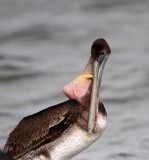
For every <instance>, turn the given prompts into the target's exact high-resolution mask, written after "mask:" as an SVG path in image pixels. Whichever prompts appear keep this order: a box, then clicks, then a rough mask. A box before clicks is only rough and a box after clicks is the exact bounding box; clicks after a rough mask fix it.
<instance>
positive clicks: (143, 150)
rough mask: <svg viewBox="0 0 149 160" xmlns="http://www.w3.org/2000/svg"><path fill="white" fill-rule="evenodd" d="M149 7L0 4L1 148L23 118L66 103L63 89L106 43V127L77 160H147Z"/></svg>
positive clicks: (51, 0) (90, 1)
mask: <svg viewBox="0 0 149 160" xmlns="http://www.w3.org/2000/svg"><path fill="white" fill-rule="evenodd" d="M148 8H149V1H148V0H141V1H139V0H121V1H119V0H111V1H110V0H102V1H101V0H99V1H98V0H82V1H79V0H76V1H73V0H63V1H59V0H42V1H40V0H19V1H18V0H1V1H0V148H3V146H4V144H5V142H6V139H7V137H8V134H9V133H10V132H11V131H12V130H13V128H14V127H15V126H16V124H17V123H18V122H19V121H20V120H21V119H22V118H23V117H24V116H27V115H29V114H32V113H35V112H37V111H39V110H42V109H44V108H46V107H48V106H50V105H53V104H57V103H60V102H62V101H64V100H66V97H65V96H64V94H63V92H62V89H63V86H64V85H65V84H67V83H68V82H70V81H71V80H72V79H74V78H75V77H76V76H77V75H78V74H79V73H80V72H81V71H82V70H83V69H84V67H85V65H86V63H87V61H88V59H89V56H90V47H91V44H92V42H93V41H94V40H95V39H96V38H98V37H104V38H105V39H106V40H107V41H108V43H109V45H110V46H111V49H112V54H111V56H110V57H109V60H108V63H107V64H106V67H105V70H104V75H103V81H102V92H101V99H102V101H103V103H104V104H105V107H106V110H107V112H108V123H107V128H106V131H105V132H104V134H103V135H102V137H101V138H100V139H99V140H98V141H97V142H96V143H94V144H93V145H92V146H91V147H90V148H88V149H87V150H86V151H84V152H82V153H81V154H79V155H78V156H76V157H75V158H74V160H91V159H94V160H100V159H102V160H124V159H125V160H126V159H127V160H144V159H149V98H148V97H149V87H148V86H149V9H148Z"/></svg>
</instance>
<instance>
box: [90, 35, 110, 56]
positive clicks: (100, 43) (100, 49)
mask: <svg viewBox="0 0 149 160" xmlns="http://www.w3.org/2000/svg"><path fill="white" fill-rule="evenodd" d="M103 53H107V54H110V53H111V49H110V47H109V45H108V43H107V42H106V41H105V39H103V38H99V39H97V40H95V41H94V42H93V44H92V47H91V55H92V56H93V58H94V59H96V58H98V57H99V56H100V54H103Z"/></svg>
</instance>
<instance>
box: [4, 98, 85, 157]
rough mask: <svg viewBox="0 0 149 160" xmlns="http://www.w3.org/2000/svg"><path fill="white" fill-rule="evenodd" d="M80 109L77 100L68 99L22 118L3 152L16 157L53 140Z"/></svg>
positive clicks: (77, 114)
mask: <svg viewBox="0 0 149 160" xmlns="http://www.w3.org/2000/svg"><path fill="white" fill-rule="evenodd" d="M82 111H83V107H82V106H81V104H79V102H77V101H76V100H69V101H66V102H63V103H60V104H58V105H55V106H52V107H49V108H47V109H45V110H42V111H40V112H38V113H36V114H33V115H31V116H27V117H25V118H23V119H22V120H21V121H20V122H19V124H18V125H17V126H16V128H15V129H14V130H13V131H12V132H11V133H10V135H9V137H8V140H7V142H6V144H5V146H4V152H5V153H8V154H10V155H11V156H12V157H13V158H14V159H18V158H19V157H21V156H23V155H24V154H26V153H27V152H29V151H30V150H33V149H36V148H39V147H40V146H42V145H44V144H46V143H49V142H51V141H53V140H54V139H55V138H57V137H58V136H60V135H61V134H62V133H63V132H64V131H65V130H67V128H68V127H69V126H71V125H72V124H73V123H74V122H75V121H76V120H77V119H78V117H79V115H80V114H81V112H82Z"/></svg>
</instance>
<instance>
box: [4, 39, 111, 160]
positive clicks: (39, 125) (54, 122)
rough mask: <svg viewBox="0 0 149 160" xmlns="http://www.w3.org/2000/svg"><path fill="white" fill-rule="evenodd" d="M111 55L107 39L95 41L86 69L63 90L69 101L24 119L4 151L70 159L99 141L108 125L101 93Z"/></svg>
mask: <svg viewBox="0 0 149 160" xmlns="http://www.w3.org/2000/svg"><path fill="white" fill-rule="evenodd" d="M110 52H111V50H110V47H109V46H108V44H107V42H106V41H105V40H104V39H102V38H100V39H97V40H95V41H94V42H93V44H92V47H91V57H90V59H89V62H88V64H87V66H86V67H85V70H84V71H83V72H82V73H81V74H80V75H79V76H78V77H77V78H76V79H75V80H73V81H72V82H71V83H70V84H68V85H66V86H65V87H64V93H65V94H66V95H67V97H68V98H69V100H67V101H65V102H63V103H60V104H57V105H55V106H52V107H49V108H47V109H44V110H42V111H40V112H38V113H36V114H33V115H30V116H27V117H25V118H23V119H22V120H21V121H20V122H19V124H18V125H17V126H16V127H15V129H14V130H13V131H12V132H11V133H10V134H9V137H8V140H7V142H6V144H5V146H4V152H5V153H7V154H9V155H11V156H12V157H13V158H14V159H17V160H70V159H71V158H72V157H74V156H75V155H77V154H78V153H79V152H81V151H82V150H84V149H85V148H87V147H88V146H89V145H91V144H92V143H93V142H94V141H96V140H97V139H98V138H99V137H100V136H101V134H102V133H103V131H104V129H105V126H106V111H105V108H104V106H103V104H102V103H101V101H100V98H99V94H100V84H101V77H102V71H103V68H104V65H105V63H106V61H107V59H108V56H109V54H110Z"/></svg>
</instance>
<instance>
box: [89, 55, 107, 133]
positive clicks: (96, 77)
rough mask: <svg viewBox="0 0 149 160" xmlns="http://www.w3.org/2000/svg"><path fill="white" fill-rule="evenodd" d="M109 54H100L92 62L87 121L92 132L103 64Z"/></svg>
mask: <svg viewBox="0 0 149 160" xmlns="http://www.w3.org/2000/svg"><path fill="white" fill-rule="evenodd" d="M108 56H109V54H106V53H104V54H102V55H100V56H99V58H98V59H95V61H94V63H93V85H92V92H91V101H90V110H89V121H88V132H89V133H90V134H92V133H93V132H94V129H95V127H96V120H97V115H98V106H99V103H100V99H99V96H100V86H101V79H102V73H103V69H104V66H105V64H106V61H107V59H108Z"/></svg>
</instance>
